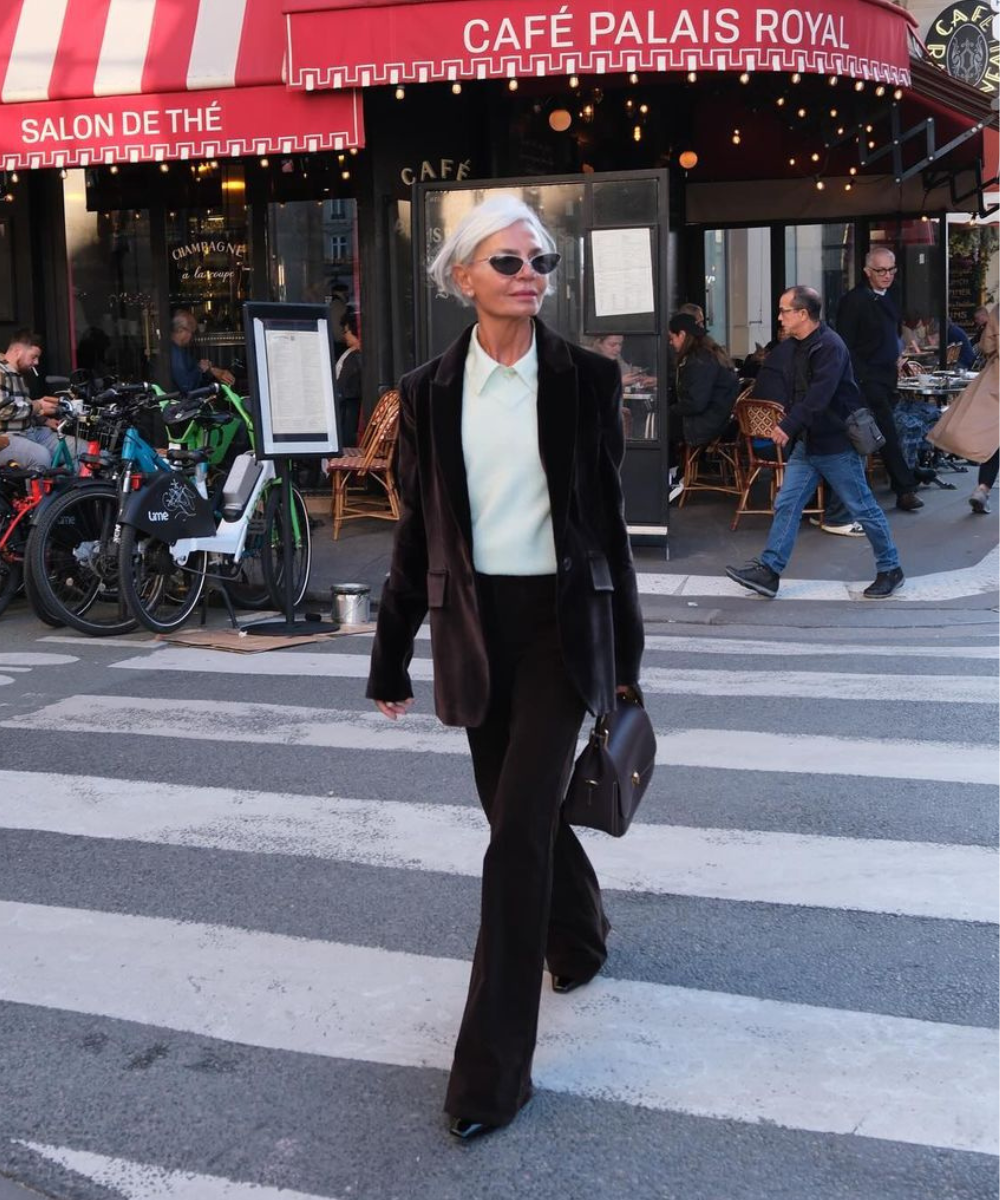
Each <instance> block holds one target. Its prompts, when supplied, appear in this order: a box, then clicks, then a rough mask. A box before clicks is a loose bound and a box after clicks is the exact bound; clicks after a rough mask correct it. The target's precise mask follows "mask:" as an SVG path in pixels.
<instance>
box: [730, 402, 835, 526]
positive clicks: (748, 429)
mask: <svg viewBox="0 0 1000 1200" xmlns="http://www.w3.org/2000/svg"><path fill="white" fill-rule="evenodd" d="M734 411H735V415H736V419H737V421H738V422H739V426H740V434H741V436H742V438H743V442H744V445H745V447H746V462H745V464H744V467H743V471H744V475H743V490H742V491H741V493H740V499H739V503H738V504H737V505H736V512H735V513H734V515H733V520H732V524H731V525H730V528H731V529H735V528H736V527H737V525H739V523H740V518H741V517H744V516H748V515H750V516H773V514H774V498H775V496H776V495H777V494H778V489H779V488H780V487H781V484H782V481H783V480H784V477H785V456H784V454H783V452H782V449H781V447H780V446H777V445H775V444H774V443H773V442H770V443H769V454H770V452H771V449H773V454H774V457H773V458H771V457H767V458H764V457H763V455H762V454H761V452H760V451H759V450H758V449H757V448H756V447H755V446H754V442H755V441H760V440H761V439H763V438H766V437H768V435H769V434H770V432H771V430H772V429H773V428H774V426H775V425H777V423H778V422H779V421H780V420H781V418H782V417H783V416H784V415H785V410H784V408H783V407H782V406H781V405H780V404H777V403H775V401H773V400H751V399H748V398H747V399H745V398H743V397H741V398H740V399H739V400H738V401H737V402H736V408H735V410H734ZM764 471H766V472H768V477H769V480H770V499H769V502H768V506H767V508H751V507H750V492H751V490H752V489H753V485H754V484H755V483H756V482H757V480H758V478H759V477H760V475H761V473H762V472H764ZM823 499H824V497H823V485H822V483H821V484H820V485H819V489H818V490H817V493H816V504H815V505H814V506H810V507H808V508H804V509H803V510H802V511H803V513H804V514H806V513H812V514H815V515H818V516H819V517H820V519H821V520H822V517H823Z"/></svg>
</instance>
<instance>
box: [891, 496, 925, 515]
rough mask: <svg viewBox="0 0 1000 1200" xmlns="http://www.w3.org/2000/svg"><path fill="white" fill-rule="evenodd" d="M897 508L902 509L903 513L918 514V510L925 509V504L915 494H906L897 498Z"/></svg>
mask: <svg viewBox="0 0 1000 1200" xmlns="http://www.w3.org/2000/svg"><path fill="white" fill-rule="evenodd" d="M896 507H897V508H901V509H902V510H903V512H916V511H917V509H918V508H923V507H924V502H923V500H921V499H920V498H919V496H916V495H914V493H913V492H904V493H903V494H902V495H901V496H897V497H896Z"/></svg>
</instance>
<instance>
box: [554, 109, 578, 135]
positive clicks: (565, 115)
mask: <svg viewBox="0 0 1000 1200" xmlns="http://www.w3.org/2000/svg"><path fill="white" fill-rule="evenodd" d="M572 124H573V117H572V114H571V113H570V112H569V111H568V110H567V109H565V108H554V109H553V110H552V111H551V112H550V113H549V128H550V129H554V130H555V132H556V133H565V132H566V130H567V129H569V127H570V125H572Z"/></svg>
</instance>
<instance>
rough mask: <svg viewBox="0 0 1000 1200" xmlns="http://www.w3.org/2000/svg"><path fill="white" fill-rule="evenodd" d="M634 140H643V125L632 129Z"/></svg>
mask: <svg viewBox="0 0 1000 1200" xmlns="http://www.w3.org/2000/svg"><path fill="white" fill-rule="evenodd" d="M632 140H633V141H634V142H641V141H642V126H641V125H636V126H635V128H634V129H633V130H632Z"/></svg>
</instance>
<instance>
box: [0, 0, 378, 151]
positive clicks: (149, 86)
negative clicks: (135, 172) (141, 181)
mask: <svg viewBox="0 0 1000 1200" xmlns="http://www.w3.org/2000/svg"><path fill="white" fill-rule="evenodd" d="M284 53H285V36H284V16H283V13H282V0H0V166H2V167H3V168H4V169H7V170H10V169H12V168H14V167H45V166H55V167H64V166H78V165H80V166H87V165H91V164H95V163H106V162H122V161H125V162H142V161H162V160H165V159H171V158H181V159H184V158H218V157H223V156H228V155H241V154H267V153H289V152H296V151H298V152H302V151H306V152H311V151H316V150H334V149H336V150H339V149H344V148H346V147H351V146H361V145H363V144H364V134H363V124H362V117H361V104H360V101H359V100H358V99H357V98H356V97H355V96H353V95H352V94H348V95H345V97H344V98H343V99H344V100H345V101H346V103H336V104H333V105H328V104H326V103H322V104H320V105H318V106H317V105H315V104H313V103H311V102H310V103H305V104H303V103H302V101H303V100H304V99H306V98H305V97H303V96H302V95H301V94H295V93H291V92H289V91H288V90H287V89H286V88H285V86H284V81H283V65H284ZM308 99H309V100H310V101H312V100H313V99H316V98H313V97H310V98H308ZM330 99H333V97H330Z"/></svg>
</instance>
